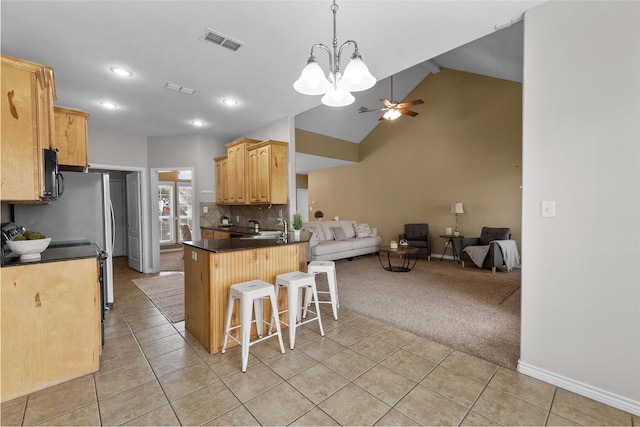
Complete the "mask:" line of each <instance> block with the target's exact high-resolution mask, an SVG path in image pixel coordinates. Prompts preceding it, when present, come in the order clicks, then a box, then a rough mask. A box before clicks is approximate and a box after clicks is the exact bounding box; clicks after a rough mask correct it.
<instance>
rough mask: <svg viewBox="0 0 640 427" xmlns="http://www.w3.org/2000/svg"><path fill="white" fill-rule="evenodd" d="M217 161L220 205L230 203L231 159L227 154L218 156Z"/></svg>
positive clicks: (217, 189)
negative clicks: (229, 159)
mask: <svg viewBox="0 0 640 427" xmlns="http://www.w3.org/2000/svg"><path fill="white" fill-rule="evenodd" d="M214 160H215V163H216V203H217V204H219V205H228V204H229V195H228V188H229V184H228V182H229V161H228V158H227V156H222V157H217V158H216V159H214Z"/></svg>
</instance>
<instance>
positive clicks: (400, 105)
mask: <svg viewBox="0 0 640 427" xmlns="http://www.w3.org/2000/svg"><path fill="white" fill-rule="evenodd" d="M418 104H424V101H423V100H422V99H416V100H415V101H407V102H401V103H399V104H398V105H397V107H398V108H407V107H411V106H412V105H418Z"/></svg>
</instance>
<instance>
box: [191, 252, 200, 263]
mask: <svg viewBox="0 0 640 427" xmlns="http://www.w3.org/2000/svg"><path fill="white" fill-rule="evenodd" d="M191 259H192V260H194V261H197V260H198V252H191Z"/></svg>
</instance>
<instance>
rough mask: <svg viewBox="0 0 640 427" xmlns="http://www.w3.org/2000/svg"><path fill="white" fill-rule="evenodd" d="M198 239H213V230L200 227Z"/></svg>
mask: <svg viewBox="0 0 640 427" xmlns="http://www.w3.org/2000/svg"><path fill="white" fill-rule="evenodd" d="M200 239H202V240H211V239H213V230H212V229H210V228H202V227H200Z"/></svg>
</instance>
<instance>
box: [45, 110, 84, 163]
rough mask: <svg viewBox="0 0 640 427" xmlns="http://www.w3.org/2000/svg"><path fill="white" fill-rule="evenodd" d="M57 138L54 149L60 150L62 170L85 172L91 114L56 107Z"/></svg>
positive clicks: (55, 138) (59, 160)
mask: <svg viewBox="0 0 640 427" xmlns="http://www.w3.org/2000/svg"><path fill="white" fill-rule="evenodd" d="M53 113H54V118H55V137H54V138H53V147H52V148H54V149H57V150H58V163H59V164H60V169H61V170H72V171H78V172H84V171H85V170H86V169H87V165H88V160H87V144H88V136H87V123H88V120H89V113H85V112H83V111H78V110H72V109H69V108H61V107H54V108H53Z"/></svg>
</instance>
